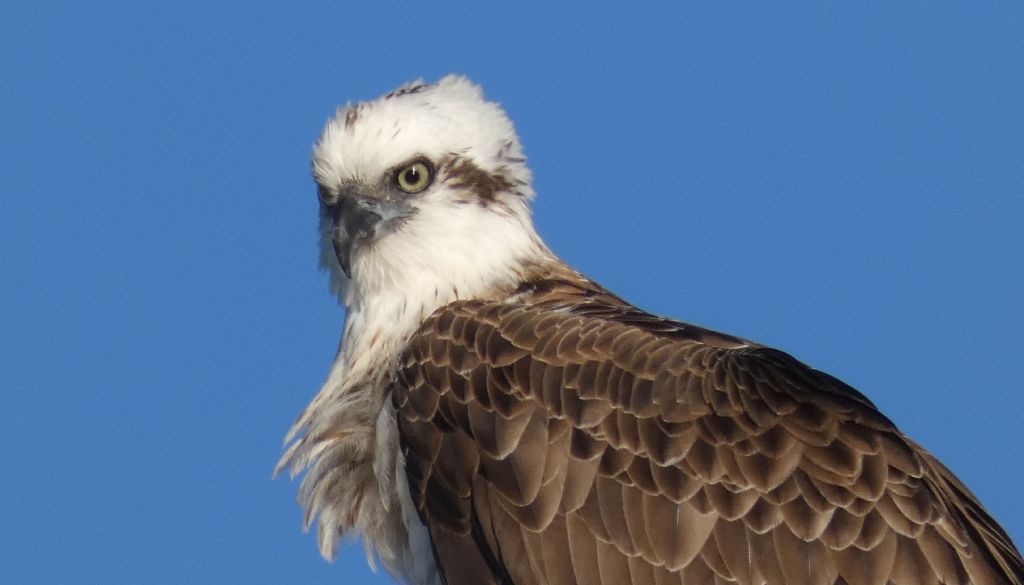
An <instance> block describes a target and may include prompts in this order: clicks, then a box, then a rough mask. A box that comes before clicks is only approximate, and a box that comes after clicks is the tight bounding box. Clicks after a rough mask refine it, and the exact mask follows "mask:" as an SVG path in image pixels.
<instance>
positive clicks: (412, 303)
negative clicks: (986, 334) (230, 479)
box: [279, 76, 1024, 585]
mask: <svg viewBox="0 0 1024 585" xmlns="http://www.w3.org/2000/svg"><path fill="white" fill-rule="evenodd" d="M313 174H314V177H315V179H316V183H317V185H318V187H319V199H320V234H321V244H322V245H321V251H320V260H321V263H322V265H323V266H324V267H325V268H326V270H328V271H329V273H330V276H331V279H330V282H331V285H332V287H333V289H334V290H335V292H337V293H338V294H339V296H340V299H341V302H342V303H343V304H344V305H345V307H347V316H346V321H345V327H344V332H343V336H342V340H341V344H340V348H339V350H338V354H337V357H336V359H335V361H334V365H333V367H332V368H331V370H330V374H329V375H328V377H327V380H326V382H325V383H324V385H323V388H322V389H321V390H320V392H319V394H318V395H317V396H316V398H315V399H314V400H313V401H312V403H310V405H309V406H308V407H307V408H306V410H305V412H304V413H303V414H302V415H301V416H300V417H299V419H298V420H297V422H296V423H295V426H294V428H293V429H292V430H291V432H290V433H289V436H288V438H287V439H286V443H287V444H288V445H289V446H288V448H287V450H286V452H285V454H284V456H283V457H282V459H281V463H280V464H279V469H280V468H283V467H288V468H290V469H291V472H292V474H293V475H295V474H298V473H301V472H303V471H306V475H305V478H304V479H303V481H302V486H301V488H300V501H301V503H302V505H303V507H304V508H305V513H306V519H305V521H306V525H307V526H309V525H310V524H311V523H313V522H314V521H316V523H317V524H318V540H319V543H320V549H321V552H322V554H323V555H324V556H325V557H330V556H331V555H332V554H333V552H334V549H335V544H336V541H337V539H338V537H339V536H341V535H347V534H352V535H360V536H362V538H363V540H364V544H365V546H366V547H367V553H368V558H369V559H370V561H371V563H373V562H374V560H375V559H379V561H380V562H381V563H382V564H383V566H384V567H385V568H386V569H387V570H388V571H389V572H391V573H392V574H393V575H395V576H396V577H397V578H399V579H401V580H402V581H404V582H406V583H409V584H417V585H420V584H439V583H447V584H449V585H462V584H474V585H481V584H516V585H534V584H546V585H565V584H570V583H579V584H588V585H589V584H603V585H622V584H630V583H632V584H635V585H640V584H659V585H660V584H669V583H674V584H683V585H686V584H694V585H709V584H716V583H717V584H719V585H722V584H724V583H736V584H738V585H762V584H768V585H832V584H843V585H884V584H886V583H892V584H894V585H938V584H940V583H943V584H951V585H953V584H955V585H967V584H978V585H996V584H1016V585H1022V584H1024V561H1022V559H1021V556H1020V553H1019V552H1018V551H1017V549H1016V548H1015V547H1014V545H1013V543H1012V542H1011V540H1010V538H1009V537H1008V536H1007V534H1006V532H1004V531H1003V529H1002V528H1001V527H1000V526H999V525H998V524H997V523H996V522H995V520H993V519H992V518H991V517H990V516H989V515H988V513H987V512H986V511H985V509H984V508H983V507H982V506H981V504H980V503H979V502H978V500H977V499H976V498H975V497H974V496H973V495H972V494H971V492H970V491H968V489H967V488H966V487H965V486H964V485H963V484H962V483H961V482H960V481H959V480H958V479H957V478H956V477H955V476H954V475H953V474H952V473H951V472H950V471H949V470H948V469H947V468H946V467H944V466H943V465H942V464H941V463H940V462H939V461H938V460H936V459H935V457H933V456H932V455H930V454H929V453H928V452H927V451H925V450H924V449H922V448H921V447H920V446H918V445H917V444H916V443H914V442H913V441H911V440H910V439H909V438H908V437H906V436H905V435H904V434H902V433H901V432H900V431H899V430H898V429H897V428H896V427H895V426H894V425H893V423H892V422H891V421H889V419H887V418H886V417H885V416H884V415H882V414H881V413H879V412H878V410H877V409H876V408H875V407H874V405H873V404H872V403H871V402H870V401H869V400H868V399H867V398H865V397H864V396H863V395H862V394H861V393H859V392H858V391H856V390H854V389H853V388H851V387H850V386H847V385H846V384H844V383H843V382H841V381H839V380H837V379H835V378H833V377H831V376H829V375H828V374H825V373H823V372H820V371H818V370H815V369H813V368H811V367H809V366H807V365H804V364H803V363H801V362H799V361H797V360H796V359H794V358H792V357H790V356H789V355H787V354H785V353H783V352H781V351H778V350H775V349H771V348H768V347H765V346H762V345H758V344H756V343H753V342H750V341H747V340H744V339H740V338H737V337H733V336H731V335H725V334H722V333H716V332H714V331H709V330H707V329H703V328H700V327H696V326H694V325H689V324H686V323H681V322H677V321H673V320H669V319H665V318H662V317H657V316H654V315H651V314H648V313H645V312H644V311H642V310H640V309H637V308H636V307H634V306H632V305H630V304H629V303H628V302H626V301H624V300H622V299H620V298H619V297H617V296H615V295H614V294H612V293H611V292H609V291H607V290H605V289H604V288H602V287H601V286H600V285H598V284H596V283H595V282H593V281H591V280H589V279H587V278H586V277H584V276H583V275H581V274H580V273H578V272H577V271H575V270H573V269H572V268H571V267H569V266H567V265H566V264H565V263H563V262H562V261H561V260H559V259H558V258H557V257H556V256H555V255H554V254H553V253H552V252H551V251H550V250H549V249H548V248H547V246H545V244H544V243H543V242H542V241H541V240H540V238H539V237H538V236H537V234H536V232H535V231H534V228H533V224H532V221H531V218H530V207H529V204H530V200H531V198H532V197H533V190H532V188H531V185H530V182H531V177H530V171H529V170H528V168H527V167H526V164H525V159H524V157H523V152H522V148H521V146H520V143H519V140H518V138H517V136H516V133H515V130H514V128H513V126H512V123H511V122H510V121H509V119H508V118H507V117H506V115H505V113H504V112H503V110H502V109H501V107H500V106H499V105H497V104H496V103H494V102H489V101H486V100H485V99H484V97H483V94H482V92H481V90H480V88H479V87H477V86H476V85H474V84H473V83H471V82H470V81H468V80H467V79H465V78H463V77H458V76H449V77H446V78H444V79H442V80H440V81H439V82H437V83H435V84H432V85H428V84H424V83H422V82H415V83H411V84H408V85H405V86H403V87H401V88H399V89H397V90H395V91H393V92H391V93H389V94H387V95H385V96H383V97H381V98H379V99H377V100H374V101H370V102H364V103H359V104H354V105H351V104H350V105H347V106H345V107H343V108H341V109H340V110H339V111H338V113H337V115H336V116H335V117H334V118H333V119H331V120H330V121H329V122H328V123H327V126H326V128H325V129H324V130H323V134H322V135H321V136H320V138H319V140H318V142H317V143H316V146H315V147H314V150H313Z"/></svg>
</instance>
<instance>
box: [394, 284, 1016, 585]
mask: <svg viewBox="0 0 1024 585" xmlns="http://www.w3.org/2000/svg"><path fill="white" fill-rule="evenodd" d="M395 386H396V387H395V401H396V406H397V407H398V409H399V426H400V430H401V436H402V440H403V443H404V446H405V449H406V452H407V454H406V466H407V470H408V477H409V483H410V488H411V492H412V494H413V499H414V502H415V503H416V505H417V506H418V508H419V510H420V513H421V516H422V517H423V519H424V521H425V522H426V524H427V526H428V528H429V530H430V533H431V537H432V539H433V541H434V544H435V554H436V555H437V560H438V563H439V565H440V567H441V569H442V572H443V573H444V575H445V578H446V581H447V582H448V583H449V584H450V585H458V584H462V583H474V584H476V583H516V584H517V585H529V584H534V583H536V584H550V585H556V584H568V583H581V584H603V585H620V584H621V585H628V584H635V585H639V584H655V583H657V584H699V585H707V584H711V583H716V584H724V583H737V584H739V585H760V584H763V583H767V584H770V585H802V584H807V585H832V584H833V583H845V584H846V585H884V584H885V583H893V584H895V585H932V584H938V583H950V584H967V583H977V584H990V583H991V584H998V583H1016V584H1020V583H1024V569H1022V565H1021V559H1020V556H1019V553H1017V551H1016V549H1015V548H1014V547H1013V544H1012V543H1011V542H1010V540H1009V538H1008V537H1007V536H1006V534H1005V533H1004V532H1003V531H1002V530H1001V529H1000V528H999V526H998V525H997V524H995V522H994V521H993V520H992V519H991V518H990V517H989V516H988V515H987V514H986V513H985V512H984V510H983V509H982V508H981V506H980V505H979V504H978V503H977V501H976V500H974V499H973V497H972V496H971V495H970V493H969V492H967V491H966V488H963V486H962V484H960V483H959V482H958V481H957V480H956V479H955V478H954V477H953V476H952V474H950V473H949V472H948V470H946V469H945V468H944V467H941V465H940V464H938V462H937V461H934V459H933V458H931V456H930V455H927V454H926V453H924V452H923V451H922V450H920V449H919V448H918V447H916V446H915V445H913V444H912V443H909V442H908V441H907V440H906V439H905V438H904V437H903V436H902V435H901V434H900V433H899V432H898V431H897V430H896V429H895V428H894V427H893V425H892V424H891V423H890V422H889V421H888V420H887V419H885V418H884V417H883V416H881V415H880V414H878V413H877V411H875V409H874V408H873V406H872V405H871V404H870V402H868V401H867V399H866V398H864V397H863V396H861V395H860V394H859V393H857V392H856V391H854V390H852V389H851V388H849V387H847V386H845V385H844V384H842V383H841V382H839V381H837V380H835V379H834V378H831V377H828V376H826V375H824V374H821V373H819V372H816V371H814V370H811V369H810V368H807V367H806V366H803V365H802V364H799V363H798V362H796V361H795V360H793V359H792V358H790V357H789V356H787V355H785V354H783V353H781V352H777V351H774V350H770V349H766V348H761V347H757V346H751V345H745V344H744V343H743V342H742V341H741V340H738V339H735V338H731V337H728V336H725V335H721V334H717V333H714V332H710V331H706V330H703V329H700V328H696V327H692V326H689V325H683V324H678V323H673V322H670V321H666V320H663V319H659V318H657V317H653V316H650V315H647V314H645V313H642V312H640V311H638V310H636V309H633V308H632V307H629V306H628V305H626V304H624V303H622V302H621V301H619V300H618V299H616V298H615V297H613V296H611V295H608V294H606V293H604V291H601V290H600V289H596V288H591V289H587V290H582V289H579V288H574V287H572V286H557V285H552V286H548V287H547V288H546V289H545V288H542V289H541V290H535V291H534V292H533V295H532V296H530V297H529V298H528V299H527V300H524V301H522V302H518V303H510V302H491V303H485V302H462V303H456V304H453V305H449V306H448V307H446V308H444V309H442V310H440V311H439V312H437V313H435V315H433V316H432V317H431V318H430V319H429V320H428V321H427V322H426V323H425V324H424V325H423V327H422V328H421V330H420V332H419V333H418V334H417V335H416V336H415V337H414V339H413V340H412V341H411V343H410V346H409V349H408V351H407V355H406V357H405V363H404V367H403V368H402V370H401V373H400V381H399V382H398V383H397V384H396V385H395Z"/></svg>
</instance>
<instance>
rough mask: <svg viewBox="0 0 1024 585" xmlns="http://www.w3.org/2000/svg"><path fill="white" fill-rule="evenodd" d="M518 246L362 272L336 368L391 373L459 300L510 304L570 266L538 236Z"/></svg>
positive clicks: (354, 285) (350, 299)
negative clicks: (427, 327) (528, 286)
mask: <svg viewBox="0 0 1024 585" xmlns="http://www.w3.org/2000/svg"><path fill="white" fill-rule="evenodd" d="M513 244H518V245H509V244H508V242H506V245H505V246H504V247H503V248H501V249H497V248H494V247H488V246H486V245H483V246H481V247H474V248H471V249H463V250H459V251H457V252H452V251H448V253H447V254H443V253H439V254H438V256H440V257H441V258H444V259H445V260H447V261H441V262H438V261H437V260H436V259H435V260H434V261H433V262H429V263H428V262H419V261H417V259H416V258H415V257H413V258H411V259H405V260H400V261H398V262H395V261H394V260H393V259H394V258H400V257H398V256H395V255H391V256H388V257H387V258H388V261H385V260H384V258H385V255H383V254H382V255H380V257H379V259H380V263H379V264H378V265H376V266H372V265H366V264H363V265H362V266H360V271H359V272H357V273H355V274H354V275H353V276H354V277H355V278H353V280H352V281H351V282H350V283H349V286H348V287H347V288H346V290H345V295H344V300H345V305H346V308H347V316H346V321H345V331H344V334H343V337H342V343H341V348H340V351H339V354H338V360H337V361H338V363H336V366H342V367H344V369H345V370H346V371H347V375H348V376H349V377H357V378H359V377H363V376H365V375H366V372H365V370H366V369H367V368H369V369H371V370H373V371H378V370H380V369H383V370H386V371H391V370H392V369H393V367H394V366H395V365H397V364H396V363H394V361H395V360H397V358H398V356H399V354H400V353H401V350H402V348H403V347H404V345H405V343H406V342H407V340H408V339H409V338H410V337H411V336H412V334H413V333H414V332H415V331H416V329H417V328H418V327H419V326H420V324H421V323H423V321H424V320H426V319H427V317H429V316H430V314H431V313H433V312H434V311H436V310H437V309H439V308H441V307H443V306H445V305H447V304H448V303H451V302H454V301H459V300H497V299H501V298H505V297H508V296H509V295H511V294H513V292H514V291H515V290H516V289H517V288H518V287H519V286H520V284H521V283H523V282H524V281H526V280H529V279H530V278H532V277H533V276H534V275H535V274H537V273H538V272H550V271H551V270H552V267H554V266H563V264H562V263H561V261H560V260H558V259H557V258H556V257H555V256H554V254H552V253H551V251H550V250H548V248H547V247H546V246H545V245H544V244H543V242H541V240H540V239H539V238H537V237H536V236H535V235H534V236H533V237H530V238H524V239H523V240H522V241H521V242H513ZM413 256H415V255H413ZM435 258H437V256H435ZM476 267H480V268H479V269H477V268H476ZM363 277H365V279H364V278H363Z"/></svg>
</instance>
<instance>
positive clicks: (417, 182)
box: [395, 162, 433, 193]
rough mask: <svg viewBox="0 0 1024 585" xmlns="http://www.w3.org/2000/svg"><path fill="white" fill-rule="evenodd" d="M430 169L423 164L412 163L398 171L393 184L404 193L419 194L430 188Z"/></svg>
mask: <svg viewBox="0 0 1024 585" xmlns="http://www.w3.org/2000/svg"><path fill="white" fill-rule="evenodd" d="M432 178H433V177H431V176H430V167H428V166H427V164H426V163H424V162H414V163H412V164H409V165H407V166H405V167H402V168H401V169H399V170H398V174H397V175H395V182H396V183H398V188H399V189H401V190H402V191H405V192H406V193H419V192H420V191H422V190H424V189H426V188H427V187H429V186H430V181H431V179H432Z"/></svg>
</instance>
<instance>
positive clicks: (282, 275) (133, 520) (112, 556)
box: [0, 1, 1024, 584]
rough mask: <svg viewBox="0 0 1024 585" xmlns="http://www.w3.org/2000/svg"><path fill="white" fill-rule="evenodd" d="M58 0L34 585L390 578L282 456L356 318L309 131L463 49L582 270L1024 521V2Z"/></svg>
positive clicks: (28, 418) (31, 182)
mask: <svg viewBox="0 0 1024 585" xmlns="http://www.w3.org/2000/svg"><path fill="white" fill-rule="evenodd" d="M22 4H27V5H31V6H27V5H22ZM43 4H44V3H42V2H32V3H15V4H12V3H11V2H3V3H2V4H0V468H2V469H3V475H4V478H3V480H2V481H0V506H2V510H3V511H2V513H0V580H2V581H3V582H5V583H34V584H51V583H52V584H58V583H59V584H77V583H83V584H84V583H148V584H161V583H168V584H170V583H174V584H177V583H197V584H205V583H210V584H215V583H217V584H219V583H247V584H262V583H267V584H270V583H274V584H278V583H303V584H313V583H334V584H337V583H385V582H387V578H386V577H385V576H383V575H380V574H378V575H373V574H372V573H371V572H370V571H369V569H367V568H366V565H365V563H364V561H363V559H362V550H361V547H360V546H359V545H358V544H351V545H349V546H347V547H346V548H344V549H343V551H342V552H341V555H340V557H339V559H338V560H337V561H336V563H335V564H334V565H328V564H326V563H324V562H322V561H321V560H319V558H318V556H317V553H316V547H315V543H314V540H315V539H314V537H313V536H312V535H309V534H302V533H301V532H300V512H299V509H298V507H297V506H296V504H295V502H294V498H295V492H296V488H297V485H296V484H295V483H290V482H289V481H288V479H287V478H284V479H279V480H277V481H271V479H270V474H271V469H272V468H273V466H274V463H275V462H276V460H277V458H278V455H279V453H280V443H281V439H282V437H283V435H284V433H285V431H286V430H287V429H288V427H289V425H290V424H291V422H292V420H293V419H294V417H295V416H296V415H297V414H298V413H299V411H300V410H301V409H302V407H303V406H304V405H305V404H306V403H307V402H308V400H309V399H310V398H311V396H312V395H313V394H314V393H315V391H316V390H317V388H318V387H319V384H320V382H321V380H322V379H323V377H324V375H325V373H326V371H327V367H328V365H329V363H330V361H331V358H332V355H333V352H334V349H335V347H336V343H337V340H338V335H339V332H340V327H341V324H342V320H343V311H342V310H341V309H340V308H338V307H337V306H336V305H335V304H334V301H333V300H332V299H331V298H330V297H329V295H328V294H327V292H326V286H325V283H324V279H323V277H322V275H321V274H319V273H318V272H317V268H316V251H315V246H314V241H315V225H316V207H317V204H316V198H315V192H314V187H313V184H312V181H311V180H310V177H309V162H308V155H309V150H310V147H311V145H312V142H313V140H314V139H315V137H316V135H317V133H318V131H319V129H320V126H321V125H322V123H323V122H324V121H325V119H326V118H327V117H328V116H330V115H331V114H332V112H333V111H334V109H335V107H337V106H338V105H339V104H341V103H344V102H345V101H347V100H357V99H364V98H371V97H374V96H376V95H378V94H380V93H382V92H384V91H387V90H389V89H391V88H392V87H394V86H396V85H397V84H399V83H401V82H404V81H407V80H410V79H414V78H417V77H423V78H426V79H428V80H433V79H436V78H438V77H440V76H441V75H443V74H445V73H448V72H461V73H465V74H468V75H469V76H471V77H472V78H473V79H475V80H476V81H478V82H480V83H481V84H483V86H484V88H485V90H486V92H487V94H488V95H489V96H490V97H491V98H493V99H496V100H498V101H500V102H502V103H503V104H504V105H505V106H506V107H507V109H508V111H509V112H510V114H511V116H512V117H513V119H514V120H515V121H516V123H517V126H518V128H519V131H520V134H521V135H522V139H523V142H524V144H525V146H526V150H527V154H528V156H529V157H530V162H531V165H532V167H533V169H534V172H535V174H536V187H537V191H538V193H539V196H538V200H537V204H536V208H535V212H536V219H537V224H538V227H539V230H540V232H541V233H542V235H543V236H544V237H545V238H546V239H547V241H548V242H549V243H550V244H551V246H552V247H553V248H554V249H555V250H556V251H557V252H558V253H560V254H561V255H562V256H563V257H564V258H565V259H566V260H567V261H569V262H570V263H572V264H573V265H575V266H577V267H579V268H580V269H581V270H583V271H584V272H586V273H588V274H589V275H590V276H592V277H593V278H595V279H597V280H599V281H601V282H603V283H604V284H605V285H607V286H609V287H610V288H612V289H613V290H615V291H617V292H619V293H620V294H622V295H623V296H625V297H626V298H628V299H631V300H632V301H634V302H635V303H637V304H639V305H640V306H641V307H644V308H646V309H649V310H652V311H655V312H658V313H662V314H667V315H671V316H674V317H676V318H680V319H683V320H687V321H691V322H696V323H700V324H703V325H706V326H709V327H713V328H717V329H722V330H726V331H729V332H731V333H735V334H738V335H742V336H745V337H749V338H752V339H756V340H759V341H762V342H764V343H769V344H772V345H775V346H778V347H780V348H782V349H785V350H787V351H789V352H791V353H793V354H794V355H796V356H797V357H799V358H801V359H803V360H804V361H807V362H809V363H810V364H812V365H814V366H816V367H818V368H821V369H824V370H827V371H829V372H831V373H833V374H835V375H837V376H839V377H841V378H843V379H845V380H846V381H847V382H849V383H851V384H853V385H855V386H856V387H858V388H860V389H861V390H862V391H864V392H865V393H866V394H868V395H869V396H870V397H871V398H872V399H874V400H875V401H876V402H877V403H878V404H879V406H880V407H881V408H882V409H883V410H884V411H885V412H886V413H887V414H889V415H890V416H891V417H892V418H893V419H894V420H895V421H896V422H897V423H898V424H899V425H900V426H901V427H902V428H903V429H904V430H905V431H906V432H908V433H909V434H910V435H911V436H912V437H914V438H915V439H917V440H918V441H919V442H921V443H922V444H924V445H925V446H926V447H928V448H929V449H931V450H933V451H934V452H935V453H936V454H938V455H939V456H940V457H941V458H942V459H943V460H944V461H945V462H946V463H947V464H949V466H950V467H952V468H953V469H954V470H955V471H956V472H957V473H958V474H960V476H961V477H962V478H963V479H964V480H965V481H966V483H967V484H968V485H969V486H971V488H972V489H973V490H975V492H976V493H977V494H978V496H979V497H980V498H981V500H982V501H983V502H984V504H985V505H986V506H987V507H988V508H989V509H990V510H991V511H992V512H993V514H994V515H995V516H996V517H997V518H998V519H999V520H1000V521H1001V522H1002V523H1003V525H1004V526H1005V527H1006V528H1007V529H1008V530H1009V531H1010V533H1011V535H1013V536H1014V537H1015V539H1016V541H1017V542H1018V543H1019V544H1024V507H1022V506H1021V504H1020V501H1021V493H1024V456H1022V439H1024V430H1022V428H1021V422H1020V421H1021V415H1020V413H1021V411H1022V409H1024V334H1022V333H1021V330H1022V329H1024V260H1022V256H1024V235H1022V229H1021V226H1022V222H1024V105H1022V104H1024V34H1021V31H1022V30H1024V8H1021V7H1020V5H1018V4H1011V3H994V4H996V5H995V6H990V5H985V6H979V5H978V4H970V6H969V8H967V6H968V4H967V3H962V5H961V6H960V7H956V6H954V5H953V4H947V3H942V2H936V3H920V4H916V5H915V4H911V3H903V2H885V3H883V2H878V3H873V4H874V5H873V6H872V7H860V6H857V7H853V6H850V5H851V4H858V5H860V4H863V3H839V2H828V3H822V2H813V3H806V4H807V5H806V6H802V7H801V6H800V5H799V3H785V8H778V7H775V8H772V9H766V8H749V7H748V8H741V6H740V4H741V3H725V4H722V3H704V4H705V5H706V6H714V8H707V7H703V8H695V7H690V8H680V7H678V6H677V4H678V3H670V4H669V3H666V4H664V5H661V6H653V5H652V6H651V7H650V8H649V9H645V10H642V11H641V10H638V9H637V8H633V9H631V10H629V11H624V10H622V9H620V8H611V7H608V6H603V5H598V4H591V3H587V4H584V3H564V4H562V6H561V7H550V6H549V7H545V8H543V9H540V8H536V9H523V10H512V9H510V8H505V7H502V8H497V7H487V8H485V7H481V6H480V5H479V4H478V3H471V2H465V3H462V4H449V3H432V4H430V5H427V6H419V7H417V6H413V5H399V4H398V3H365V4H366V5H370V4H372V5H373V7H364V6H362V5H363V4H364V3H358V5H357V3H354V2H353V3H350V4H351V5H349V6H342V4H343V3H341V2H324V3H321V4H300V3H288V4H282V5H280V6H276V7H274V6H270V5H264V4H260V5H259V6H257V5H256V4H257V3H238V4H235V5H233V6H226V5H224V4H221V3H194V2H185V1H182V2H168V3H162V4H163V6H162V7H154V6H149V7H141V4H142V3H123V4H120V5H115V4H112V3H103V7H99V4H100V3H91V5H87V3H74V4H71V5H62V6H58V5H57V4H54V3H49V2H47V3H45V4H46V6H45V7H44V6H42V5H43ZM58 4H59V3H58ZM381 4H386V6H382V5H381Z"/></svg>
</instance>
